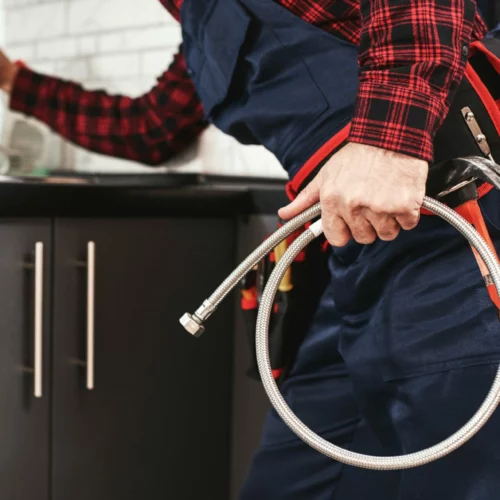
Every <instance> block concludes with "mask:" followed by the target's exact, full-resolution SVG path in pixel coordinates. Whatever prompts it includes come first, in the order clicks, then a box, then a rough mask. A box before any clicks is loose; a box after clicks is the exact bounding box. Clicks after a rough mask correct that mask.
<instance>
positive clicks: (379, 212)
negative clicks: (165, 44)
mask: <svg viewBox="0 0 500 500" xmlns="http://www.w3.org/2000/svg"><path fill="white" fill-rule="evenodd" d="M151 1H153V0H151ZM162 2H163V4H164V5H165V7H166V8H167V9H168V10H169V12H170V13H171V14H172V15H173V16H174V17H176V18H177V19H178V20H179V21H181V22H182V28H183V41H184V42H183V47H182V49H181V51H180V53H179V54H178V55H177V56H176V57H175V60H174V62H173V63H172V65H171V66H170V68H169V69H168V70H167V71H166V72H165V73H164V74H163V75H162V76H161V77H160V78H159V80H158V84H157V85H156V86H155V87H154V88H153V89H152V90H151V91H150V92H149V93H147V94H146V95H144V96H142V97H140V98H136V99H129V98H126V97H123V96H110V95H108V94H106V93H104V92H89V91H86V90H84V89H83V88H82V87H81V86H79V85H77V84H74V83H71V82H67V81H63V80H60V79H57V78H53V77H48V76H44V75H41V74H38V73H35V72H33V71H31V70H30V69H28V68H26V67H23V66H21V65H15V64H11V63H10V61H8V59H7V58H6V57H4V56H3V57H2V61H1V62H0V85H2V87H3V88H4V89H5V90H6V91H8V92H10V95H11V97H10V106H11V108H12V109H13V110H16V111H19V112H22V113H24V114H26V115H29V116H33V117H36V118H38V119H40V120H42V121H43V122H45V123H46V124H48V125H49V126H50V127H52V129H54V130H55V131H57V132H58V133H60V134H61V135H62V136H64V137H66V138H67V139H69V140H71V141H73V142H74V143H76V144H78V145H80V146H83V147H85V148H88V149H90V150H93V151H97V152H99V153H103V154H108V155H113V156H119V157H124V158H128V159H132V160H136V161H141V162H144V163H147V164H152V165H156V164H161V163H163V162H164V161H165V160H167V159H168V158H169V157H171V156H172V155H173V154H175V153H177V152H179V151H181V150H182V149H183V148H185V147H186V146H187V145H188V144H189V143H191V142H192V141H193V140H194V138H195V137H196V136H198V134H199V133H200V132H201V131H202V130H203V129H204V127H206V125H207V124H208V123H214V124H215V125H216V126H218V127H219V128H220V129H222V130H223V131H225V132H226V133H228V134H230V135H232V136H234V137H236V138H237V139H238V140H239V141H240V142H242V143H244V144H262V145H264V146H265V147H267V148H268V149H269V150H270V151H272V152H273V153H274V154H275V155H276V156H277V157H278V158H279V160H280V161H281V163H282V165H283V167H284V168H285V169H287V171H288V172H289V174H290V177H291V179H293V181H295V182H292V185H291V186H292V189H291V193H292V194H297V193H299V192H300V194H299V195H298V197H297V198H296V200H295V201H294V202H293V203H292V204H291V205H289V206H288V207H286V208H284V209H283V210H282V211H281V216H282V217H283V218H289V217H292V216H293V215H294V214H297V213H298V212H300V211H301V210H303V209H304V208H306V207H307V206H309V205H311V204H312V203H314V202H316V201H317V200H321V203H322V210H323V220H324V226H325V233H326V236H327V238H328V240H329V242H330V243H331V244H332V245H333V250H332V258H331V262H330V272H331V275H332V285H331V286H330V287H328V290H327V292H326V293H325V295H324V296H323V298H322V300H321V302H320V304H319V306H318V309H317V312H316V315H315V318H314V321H313V323H312V325H311V328H310V330H309V332H308V334H307V336H306V338H305V340H304V342H303V343H302V345H301V347H300V350H299V352H298V355H297V359H296V362H295V365H294V367H293V370H292V371H291V373H290V374H289V376H288V377H287V379H286V380H285V382H284V385H283V386H282V391H283V393H284V395H285V397H286V399H287V401H288V403H289V405H290V406H291V407H292V409H293V410H294V411H295V412H296V413H297V415H298V416H299V417H300V418H302V419H303V420H304V422H305V423H306V424H307V425H309V426H310V427H311V428H312V429H314V430H315V431H316V432H317V433H319V434H320V435H322V436H323V437H324V438H326V439H328V440H331V441H332V442H334V443H336V444H338V445H341V446H345V447H351V448H353V449H355V450H357V451H361V452H373V453H379V454H391V455H394V454H401V453H408V452H412V451H416V450H419V449H422V448H424V447H427V446H429V445H431V444H435V443H436V442H437V441H439V440H441V439H443V438H445V437H447V436H448V435H449V434H450V433H452V432H454V431H455V430H457V429H458V428H459V427H460V426H461V425H462V424H463V423H465V422H466V420H467V419H468V418H469V417H470V416H471V415H472V413H473V412H474V411H475V410H476V409H477V407H478V405H479V404H480V402H481V401H482V400H483V398H484V395H485V394H486V391H487V390H488V388H489V386H490V384H491V382H492V379H493V376H494V374H495V372H496V369H497V366H498V363H499V362H500V331H499V325H498V319H497V311H496V310H495V308H494V307H493V305H492V304H491V302H490V301H489V299H488V296H487V294H486V293H485V291H484V286H483V284H482V282H481V277H480V274H479V272H478V271H477V267H476V263H475V261H474V258H473V255H472V252H471V251H470V248H469V247H468V245H467V243H466V241H465V240H464V239H463V238H462V237H461V236H459V235H457V234H456V232H455V231H454V230H453V229H452V228H451V227H449V226H447V225H446V223H444V222H443V221H441V220H439V219H438V218H437V217H431V216H423V217H421V218H420V206H421V203H422V200H423V196H424V192H425V183H426V178H427V174H428V166H429V163H432V162H433V161H434V160H435V154H434V151H433V150H434V144H433V142H434V138H435V136H436V134H437V132H438V130H440V127H441V125H442V124H443V121H444V119H445V117H446V116H447V113H448V110H449V108H450V104H451V102H452V101H453V99H454V97H455V96H456V95H457V90H458V89H459V87H460V85H461V81H462V79H463V76H464V71H465V69H466V63H467V61H468V58H469V55H470V50H469V48H470V46H471V42H474V41H478V40H480V39H482V38H483V37H484V36H485V34H486V32H487V28H486V26H485V24H484V22H483V21H482V20H481V18H480V16H479V14H478V13H477V11H476V4H475V1H474V0H386V1H382V0H317V1H312V0H184V1H183V0H162ZM471 88H472V87H471ZM488 99H489V101H488V102H489V103H490V108H491V107H492V106H491V102H494V100H493V98H492V97H491V96H489V97H488ZM499 127H500V124H499ZM493 136H495V137H488V140H489V141H491V143H492V150H493V154H494V156H495V158H496V159H497V161H498V160H500V147H499V146H498V144H496V143H495V140H496V139H498V133H497V134H493ZM451 139H452V138H451ZM451 142H453V141H452V140H451ZM306 165H307V166H308V168H307V171H306V170H304V167H305V166H306ZM318 172H319V173H318ZM299 181H300V182H299ZM480 202H481V207H482V210H483V212H484V214H485V215H486V217H487V221H488V225H489V229H490V234H491V237H492V239H493V240H494V242H495V243H496V244H500V194H499V193H496V192H491V193H490V194H488V195H487V196H484V197H483V198H481V201H480ZM401 230H403V231H401ZM408 230H411V231H408ZM499 466H500V413H497V414H496V415H495V416H494V417H493V419H492V420H491V422H489V423H488V425H487V426H486V428H485V429H483V430H482V431H481V432H480V433H479V434H478V435H477V436H476V437H475V438H474V439H473V440H472V441H471V442H470V443H468V444H467V445H466V446H464V447H463V448H462V449H460V450H458V451H457V452H455V453H453V454H452V455H450V456H449V457H446V458H444V459H442V460H440V461H438V462H436V463H433V464H431V465H428V466H426V467H422V468H419V469H416V470H408V471H401V472H391V473H387V472H370V471H363V470H357V469H353V468H350V467H344V466H342V465H341V464H339V463H336V462H334V461H332V460H330V459H327V458H325V457H324V456H322V455H320V454H319V453H317V452H315V451H314V450H312V449H310V448H309V447H308V446H306V445H305V444H303V443H302V442H301V441H300V440H299V439H298V438H296V437H295V435H293V434H292V432H291V431H290V430H289V429H288V428H287V427H286V426H285V425H284V424H283V423H282V422H281V421H280V419H279V418H278V417H277V415H276V414H275V413H274V412H271V413H270V414H269V417H268V420H267V423H266V426H265V429H264V434H263V438H262V444H261V447H260V449H259V451H258V452H257V454H256V456H255V459H254V462H253V465H252V468H251V470H250V472H249V476H248V480H247V483H246V485H245V486H244V488H243V491H242V493H241V498H242V499H244V500H257V499H262V500H268V499H269V500H270V499H273V500H277V499H286V500H288V499H296V500H302V499H314V500H326V499H329V500H330V499H333V498H335V499H336V500H345V499H364V498H367V499H368V498H370V499H372V498H377V499H380V500H382V499H383V500H396V499H397V500H410V499H412V500H413V499H415V500H416V499H420V500H448V499H450V500H473V499H474V500H476V499H481V500H493V499H495V500H496V499H497V498H498V496H499V495H500V474H499Z"/></svg>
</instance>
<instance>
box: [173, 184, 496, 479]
mask: <svg viewBox="0 0 500 500" xmlns="http://www.w3.org/2000/svg"><path fill="white" fill-rule="evenodd" d="M499 187H500V186H499ZM422 206H423V208H425V209H427V210H429V211H431V212H432V213H434V214H435V215H438V216H440V217H442V218H443V219H444V220H445V221H447V222H448V223H449V224H451V225H452V226H453V227H455V228H456V229H457V230H458V231H459V232H461V233H462V234H463V235H464V236H465V238H466V239H467V240H468V241H469V243H470V244H471V245H472V246H473V247H474V248H475V249H476V250H477V251H478V253H479V255H480V256H481V258H482V259H483V260H484V262H485V264H486V266H487V268H488V270H489V272H490V275H491V278H492V280H493V283H494V285H495V288H496V289H497V292H498V293H499V294H500V266H499V264H498V263H497V261H496V258H495V256H494V255H493V253H492V252H491V250H490V248H489V247H488V245H487V244H486V243H485V241H484V240H483V239H482V237H481V236H480V235H479V233H478V232H477V231H476V230H475V229H474V228H473V226H471V225H470V224H469V223H468V222H467V221H466V220H465V219H463V218H462V217H461V216H460V215H458V214H457V213H456V212H455V211H454V210H451V209H450V208H448V207H447V206H446V205H443V204H442V203H440V202H438V201H436V200H434V199H432V198H429V197H425V198H424V202H423V205H422ZM319 215H321V207H320V204H319V203H318V204H316V205H314V206H312V207H311V208H309V209H307V210H306V211H304V212H303V213H302V214H300V215H298V216H297V217H295V218H294V219H292V220H291V221H290V222H288V223H287V224H285V225H284V226H282V227H281V228H280V229H279V230H278V231H276V232H275V233H273V234H272V235H271V236H270V237H269V238H268V239H266V240H265V241H264V243H262V244H261V245H260V246H259V247H258V248H257V249H256V250H254V251H253V252H252V253H251V254H250V255H249V256H248V257H247V258H246V259H245V260H244V261H243V262H242V263H241V264H240V265H239V266H238V267H237V268H236V269H235V270H234V271H233V272H232V273H231V274H230V275H229V276H228V277H227V278H226V279H225V280H224V282H223V283H222V284H221V285H220V286H219V287H218V288H217V290H216V291H215V292H214V293H213V294H212V295H211V296H210V297H209V298H208V299H207V300H205V301H204V303H203V304H202V306H201V307H199V308H198V309H197V311H196V312H195V313H194V314H193V315H191V314H188V313H186V314H185V315H184V316H183V317H182V318H181V320H180V322H181V324H182V325H183V326H184V328H185V329H186V330H187V331H188V332H190V333H191V334H192V335H195V336H199V335H201V334H202V333H203V331H204V325H203V323H204V321H205V320H206V319H207V318H208V317H209V316H210V315H211V314H212V313H213V312H214V311H215V309H216V308H217V306H218V305H219V304H220V302H221V301H222V300H223V299H224V298H225V297H226V295H227V294H228V293H229V292H230V291H231V290H233V289H234V288H235V287H236V286H237V285H238V283H239V282H240V280H241V279H242V278H243V277H244V276H245V275H246V274H247V273H248V272H249V271H250V270H251V269H252V268H253V267H254V266H255V265H256V264H257V263H258V262H259V261H260V260H261V259H262V258H264V257H265V256H266V255H267V254H268V253H269V252H270V251H271V250H272V249H274V248H275V247H276V246H277V245H278V244H279V243H281V242H282V241H283V240H284V239H285V238H286V237H287V236H288V235H290V234H292V233H293V232H294V231H296V230H297V229H299V228H301V227H302V226H303V225H304V224H305V223H306V222H309V221H310V220H312V219H314V218H316V217H318V216H319ZM321 233H322V226H321V221H318V222H315V223H314V224H312V225H311V226H310V227H309V229H308V230H306V231H305V232H304V233H303V234H302V235H301V236H299V237H298V238H297V239H296V240H295V241H294V243H293V244H292V245H291V246H290V247H289V248H288V250H287V251H286V252H285V254H284V255H283V257H282V258H281V259H280V260H279V261H278V263H277V264H276V267H275V269H274V270H273V272H272V274H271V276H270V277H269V280H268V283H267V285H266V287H265V290H264V292H263V295H262V297H261V306H260V308H259V314H258V318H257V331H256V349H257V362H258V366H259V372H260V375H261V379H262V383H263V385H264V389H265V391H266V393H267V395H268V397H269V399H270V401H271V404H272V405H273V406H274V408H275V409H276V411H277V412H278V414H279V415H280V416H281V418H282V419H283V421H284V422H285V423H286V424H287V425H288V426H289V427H290V429H291V430H292V431H293V432H295V434H297V436H298V437H299V438H301V439H302V440H303V441H304V442H306V443H307V444H309V445H310V446H311V447H313V448H314V449H316V450H317V451H319V452H321V453H323V454H324V455H326V456H328V457H330V458H333V459H335V460H338V461H339V462H342V463H346V464H350V465H354V466H357V467H361V468H367V469H377V470H398V469H408V468H412V467H418V466H420V465H423V464H426V463H429V462H433V461H435V460H437V459H439V458H441V457H443V456H445V455H448V454H449V453H451V452H452V451H454V450H456V449H457V448H459V447H460V446H462V445H463V444H464V443H465V442H467V441H468V440H469V439H470V438H471V437H472V436H474V435H475V434H476V433H477V432H478V431H479V429H481V427H482V426H483V425H484V424H485V423H486V422H487V421H488V419H489V418H490V417H491V415H492V414H493V412H494V411H495V409H496V408H497V406H498V404H499V402H500V368H499V370H498V372H497V375H496V377H495V380H494V382H493V385H492V387H491V389H490V391H489V393H488V395H487V396H486V399H485V400H484V403H483V404H482V405H481V407H480V408H479V410H478V411H477V412H476V414H475V415H474V416H473V417H472V418H471V420H470V421H469V422H468V423H467V424H465V425H464V426H463V427H462V428H461V429H459V430H458V431H457V432H455V433H454V434H453V435H452V436H451V437H449V438H448V439H446V440H444V441H442V442H441V443H439V444H437V445H435V446H432V447H430V448H427V449H425V450H422V451H418V452H416V453H411V454H408V455H402V456H393V457H376V456H370V455H363V454H359V453H354V452H352V451H348V450H344V449H342V448H340V447H338V446H335V445H333V444H332V443H330V442H328V441H325V440H324V439H323V438H321V437H320V436H318V435H317V434H315V433H314V432H313V431H312V430H311V429H309V428H308V427H307V426H306V425H305V424H304V423H303V422H302V421H300V420H299V419H298V418H297V416H296V415H295V414H294V413H293V412H292V411H291V409H290V408H289V407H288V405H287V403H286V402H285V400H284V399H283V397H282V395H281V393H280V391H279V389H278V387H277V385H276V382H275V380H274V377H273V375H272V371H271V364H270V359H269V346H268V329H269V320H270V314H271V310H272V304H273V301H274V298H275V295H276V291H277V289H278V286H279V284H280V282H281V280H282V278H283V276H284V274H285V272H286V271H287V269H288V268H289V266H290V265H291V263H292V262H293V261H294V259H295V257H296V256H297V255H298V254H299V253H300V251H301V250H302V249H303V248H305V247H306V246H307V245H308V244H309V243H310V242H311V241H313V240H314V239H315V238H316V237H318V236H319V235H320V234H321Z"/></svg>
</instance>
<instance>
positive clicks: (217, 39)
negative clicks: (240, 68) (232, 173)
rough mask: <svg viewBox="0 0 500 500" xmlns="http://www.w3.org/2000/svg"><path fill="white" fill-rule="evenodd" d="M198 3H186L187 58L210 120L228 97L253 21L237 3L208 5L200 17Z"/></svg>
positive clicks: (219, 1)
mask: <svg viewBox="0 0 500 500" xmlns="http://www.w3.org/2000/svg"><path fill="white" fill-rule="evenodd" d="M199 3H201V2H199V1H193V0H186V1H185V2H184V4H183V7H182V11H181V15H182V31H183V38H184V55H185V58H186V63H187V66H188V69H189V72H190V75H191V78H192V80H193V82H194V84H195V87H196V91H197V93H198V95H199V97H200V99H201V101H202V103H203V108H204V110H205V115H206V116H207V117H209V116H210V115H211V114H212V111H213V109H214V108H215V107H216V106H217V105H218V104H221V103H222V102H223V101H224V99H225V98H226V96H227V93H228V90H229V86H230V85H231V81H232V79H233V75H234V72H235V69H236V65H237V63H238V58H239V55H240V51H241V47H242V45H243V43H244V42H245V39H246V36H247V31H248V27H249V25H250V17H249V15H248V14H247V12H246V11H245V9H244V8H243V7H242V6H241V4H240V3H239V2H237V1H234V0H233V1H226V0H215V1H213V2H211V3H209V2H207V5H205V7H204V10H203V11H202V12H201V13H200V12H199V9H200V7H199V6H198V4H199Z"/></svg>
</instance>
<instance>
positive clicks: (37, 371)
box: [33, 242, 43, 398]
mask: <svg viewBox="0 0 500 500" xmlns="http://www.w3.org/2000/svg"><path fill="white" fill-rule="evenodd" d="M34 324H35V332H34V334H35V341H34V345H35V355H34V358H35V359H34V369H33V372H34V396H35V398H41V397H42V396H43V390H42V382H43V378H42V377H43V243H41V242H37V243H36V244H35V321H34Z"/></svg>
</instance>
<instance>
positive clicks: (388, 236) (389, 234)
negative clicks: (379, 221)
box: [378, 228, 399, 241]
mask: <svg viewBox="0 0 500 500" xmlns="http://www.w3.org/2000/svg"><path fill="white" fill-rule="evenodd" d="M398 234H399V228H398V229H392V230H381V231H379V232H378V237H379V238H380V239H381V240H383V241H393V240H395V239H396V238H397V236H398Z"/></svg>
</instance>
